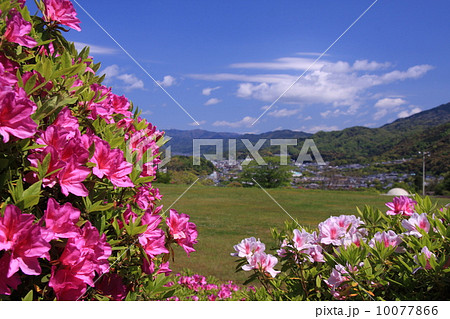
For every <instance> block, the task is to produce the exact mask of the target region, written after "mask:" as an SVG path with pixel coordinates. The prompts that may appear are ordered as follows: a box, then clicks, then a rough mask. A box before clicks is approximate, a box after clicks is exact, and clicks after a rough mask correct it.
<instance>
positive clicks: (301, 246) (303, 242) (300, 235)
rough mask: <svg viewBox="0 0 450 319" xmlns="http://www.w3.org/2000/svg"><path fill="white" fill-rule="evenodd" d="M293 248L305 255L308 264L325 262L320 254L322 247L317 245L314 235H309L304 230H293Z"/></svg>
mask: <svg viewBox="0 0 450 319" xmlns="http://www.w3.org/2000/svg"><path fill="white" fill-rule="evenodd" d="M293 240H294V247H295V249H297V251H299V252H301V253H303V254H306V255H307V256H306V258H307V259H308V260H309V261H310V262H315V261H316V262H325V260H324V256H323V254H322V247H321V246H320V245H318V244H317V238H316V236H315V232H314V234H310V233H308V232H307V231H305V230H304V229H302V232H300V231H299V230H298V229H294V237H293Z"/></svg>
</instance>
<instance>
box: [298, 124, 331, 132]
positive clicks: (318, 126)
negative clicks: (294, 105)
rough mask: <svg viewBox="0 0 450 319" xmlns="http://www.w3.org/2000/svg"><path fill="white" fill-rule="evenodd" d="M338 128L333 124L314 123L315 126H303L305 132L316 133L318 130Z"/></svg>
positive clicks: (326, 130)
mask: <svg viewBox="0 0 450 319" xmlns="http://www.w3.org/2000/svg"><path fill="white" fill-rule="evenodd" d="M338 129H339V128H338V127H337V126H335V125H331V126H328V125H325V124H322V125H315V126H312V127H309V128H304V127H303V130H304V131H305V132H307V133H317V132H319V131H324V132H329V131H337V130H338Z"/></svg>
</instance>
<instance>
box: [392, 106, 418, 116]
mask: <svg viewBox="0 0 450 319" xmlns="http://www.w3.org/2000/svg"><path fill="white" fill-rule="evenodd" d="M410 107H412V108H411V109H410V110H405V111H402V112H400V113H398V115H397V116H398V117H399V118H403V117H408V116H411V115H414V114H417V113H419V112H422V109H421V108H420V107H417V106H413V105H411V106H410Z"/></svg>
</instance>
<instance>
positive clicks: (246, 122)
mask: <svg viewBox="0 0 450 319" xmlns="http://www.w3.org/2000/svg"><path fill="white" fill-rule="evenodd" d="M255 120H256V119H255V118H253V117H251V116H246V117H244V118H243V119H242V120H240V121H236V122H228V121H216V122H214V123H213V126H228V127H234V128H236V127H243V126H246V127H250V126H251V125H252V124H253V122H254V121H255Z"/></svg>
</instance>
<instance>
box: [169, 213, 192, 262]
mask: <svg viewBox="0 0 450 319" xmlns="http://www.w3.org/2000/svg"><path fill="white" fill-rule="evenodd" d="M189 218H190V217H189V215H186V214H178V212H177V211H176V210H175V209H171V210H170V214H169V217H168V218H167V219H166V224H167V226H169V232H170V235H171V236H172V237H173V239H175V241H176V242H177V243H178V245H180V246H181V247H183V249H184V251H185V252H186V253H187V255H188V256H189V253H191V252H193V251H195V249H194V247H193V245H194V244H196V243H197V236H198V232H197V227H196V226H195V224H194V223H191V222H189Z"/></svg>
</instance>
